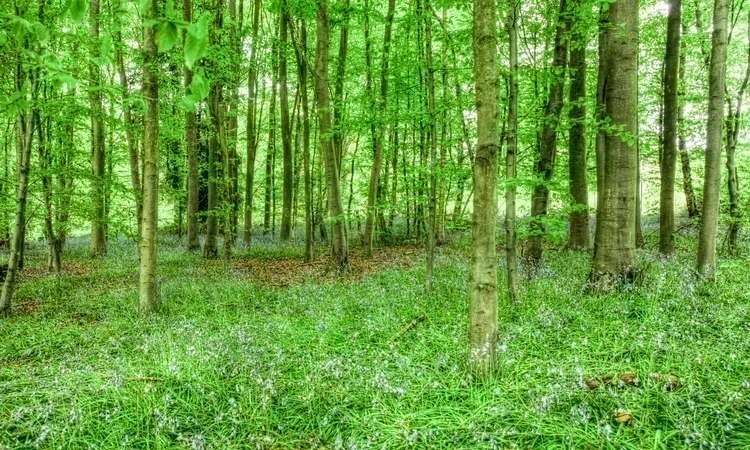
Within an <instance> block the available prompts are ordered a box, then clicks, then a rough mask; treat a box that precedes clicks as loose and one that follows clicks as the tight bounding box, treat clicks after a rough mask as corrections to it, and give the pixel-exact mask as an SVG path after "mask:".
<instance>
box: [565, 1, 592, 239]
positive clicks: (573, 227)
mask: <svg viewBox="0 0 750 450" xmlns="http://www.w3.org/2000/svg"><path fill="white" fill-rule="evenodd" d="M575 6H576V8H575V10H574V13H578V12H579V11H578V10H579V6H580V2H578V1H576V3H575ZM586 42H587V37H586V35H585V34H584V32H583V31H579V30H577V28H576V27H575V26H574V34H573V42H572V43H571V48H570V69H571V75H570V112H569V121H570V133H569V135H568V151H569V158H568V176H569V178H570V196H571V197H572V198H573V210H572V211H571V213H570V234H569V236H568V248H571V249H588V248H589V247H590V246H591V233H590V231H589V184H588V158H587V155H586Z"/></svg>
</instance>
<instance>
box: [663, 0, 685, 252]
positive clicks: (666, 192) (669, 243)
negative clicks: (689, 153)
mask: <svg viewBox="0 0 750 450" xmlns="http://www.w3.org/2000/svg"><path fill="white" fill-rule="evenodd" d="M681 27H682V0H671V1H670V3H669V15H668V17H667V53H666V56H665V58H664V125H663V128H664V147H663V149H662V152H661V161H660V163H659V169H660V172H661V191H660V192H661V195H660V197H659V253H661V254H662V255H671V254H673V253H674V183H675V171H676V170H677V136H678V131H677V108H678V107H679V103H678V96H677V91H678V85H679V74H680V68H679V66H680V40H681V32H680V28H681Z"/></svg>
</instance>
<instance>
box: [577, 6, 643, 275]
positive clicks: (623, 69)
mask: <svg viewBox="0 0 750 450" xmlns="http://www.w3.org/2000/svg"><path fill="white" fill-rule="evenodd" d="M602 14H603V15H605V17H603V20H604V23H603V25H604V34H605V35H606V36H605V37H604V39H605V40H606V45H605V48H606V52H605V53H603V54H601V55H600V59H601V60H602V61H603V65H604V67H605V70H604V71H603V73H600V76H603V79H600V80H599V86H600V88H603V103H604V107H605V109H604V111H603V114H605V116H606V117H607V119H608V120H609V121H610V123H611V124H612V126H613V127H616V128H617V129H618V132H617V133H612V132H611V131H610V132H608V130H601V129H600V134H601V135H603V146H602V147H603V148H602V149H601V150H602V151H601V154H600V155H599V156H600V158H599V159H598V160H597V164H598V165H601V166H602V167H601V169H600V170H601V171H602V175H603V179H602V180H601V188H602V191H603V192H600V193H599V195H600V197H601V200H602V201H601V203H600V204H599V205H598V211H597V223H596V237H595V241H594V262H593V267H592V270H591V275H590V279H589V281H590V283H591V284H592V287H595V288H597V289H609V288H611V287H613V286H614V285H615V284H617V283H619V282H620V281H622V280H632V279H633V277H634V276H635V273H636V268H635V264H636V263H635V230H636V226H635V225H636V224H635V222H636V204H635V203H636V178H637V171H638V169H637V165H638V162H637V155H636V153H637V147H636V143H635V141H636V139H637V122H638V120H637V119H638V110H637V104H638V98H637V81H638V1H637V0H616V1H615V2H614V3H611V4H610V8H609V10H608V11H606V12H602ZM600 48H601V47H600Z"/></svg>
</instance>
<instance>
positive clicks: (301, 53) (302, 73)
mask: <svg viewBox="0 0 750 450" xmlns="http://www.w3.org/2000/svg"><path fill="white" fill-rule="evenodd" d="M300 41H301V43H300V47H301V48H299V47H295V49H296V51H297V71H298V74H299V86H300V95H301V103H302V160H303V161H302V171H303V177H304V184H305V260H306V261H308V262H310V261H312V260H313V259H314V258H315V249H314V248H313V198H312V194H313V191H312V176H311V173H310V113H309V109H310V107H309V102H308V98H307V66H306V61H307V24H306V23H305V21H304V20H303V21H302V26H301V27H300Z"/></svg>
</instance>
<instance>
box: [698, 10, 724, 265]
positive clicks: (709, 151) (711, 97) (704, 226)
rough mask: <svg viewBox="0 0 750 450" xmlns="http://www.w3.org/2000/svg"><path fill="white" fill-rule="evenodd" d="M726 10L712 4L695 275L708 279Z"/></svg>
mask: <svg viewBox="0 0 750 450" xmlns="http://www.w3.org/2000/svg"><path fill="white" fill-rule="evenodd" d="M728 11H729V0H715V1H714V19H713V24H714V28H713V33H712V37H711V65H710V69H709V93H708V122H707V125H706V128H707V130H706V159H705V176H704V179H703V212H702V213H701V226H700V233H699V235H698V273H700V274H701V275H702V276H703V277H705V278H707V279H712V278H714V276H715V275H716V232H717V227H718V223H719V192H720V191H721V145H722V142H721V141H722V131H723V126H724V93H725V88H726V71H727V20H728V19H727V16H728Z"/></svg>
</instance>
